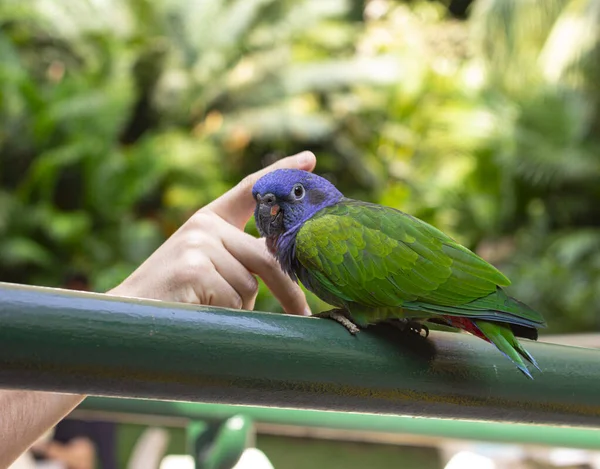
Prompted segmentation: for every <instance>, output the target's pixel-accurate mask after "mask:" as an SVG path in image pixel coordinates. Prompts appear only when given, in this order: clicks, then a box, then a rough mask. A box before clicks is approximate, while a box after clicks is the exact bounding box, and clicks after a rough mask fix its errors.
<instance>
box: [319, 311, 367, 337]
mask: <svg viewBox="0 0 600 469" xmlns="http://www.w3.org/2000/svg"><path fill="white" fill-rule="evenodd" d="M347 314H348V313H346V311H344V310H343V309H332V310H329V311H323V312H322V313H318V314H313V316H314V317H317V318H327V319H333V320H334V321H337V322H339V323H340V324H341V325H342V326H344V327H345V328H346V329H347V330H348V332H350V334H352V335H356V334H357V333H359V332H360V329H359V328H358V326H357V325H356V324H354V323H353V322H352V321H351V320H350V319H348V316H347Z"/></svg>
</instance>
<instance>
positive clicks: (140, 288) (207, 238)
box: [108, 152, 316, 315]
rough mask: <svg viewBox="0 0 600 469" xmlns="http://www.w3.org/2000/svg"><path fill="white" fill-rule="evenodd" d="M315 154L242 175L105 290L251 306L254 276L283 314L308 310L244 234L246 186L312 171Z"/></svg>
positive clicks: (248, 205)
mask: <svg viewBox="0 0 600 469" xmlns="http://www.w3.org/2000/svg"><path fill="white" fill-rule="evenodd" d="M315 164H316V158H315V155H313V154H312V153H311V152H302V153H299V154H297V155H294V156H289V157H287V158H283V159H281V160H279V161H277V162H275V163H273V164H272V165H270V166H268V167H266V168H264V169H262V170H261V171H258V172H256V173H254V174H251V175H249V176H247V177H246V178H244V179H243V180H242V181H241V182H240V183H239V184H238V185H237V186H235V187H234V188H233V189H231V190H230V191H228V192H226V193H225V194H223V195H222V196H221V197H219V198H218V199H216V200H214V201H213V202H211V203H210V204H208V205H206V206H205V207H203V208H201V209H200V210H198V211H197V212H196V213H195V214H194V215H192V217H191V218H190V219H189V220H187V221H186V222H185V223H184V224H183V225H182V226H181V227H180V228H179V229H178V230H177V231H176V232H175V233H174V234H173V235H172V236H171V237H170V238H169V239H168V240H167V241H165V243H164V244H163V245H162V246H160V247H159V248H158V249H157V250H156V251H155V252H154V253H153V254H152V255H151V256H150V257H149V258H148V259H147V260H146V261H145V262H144V263H143V264H142V265H141V266H140V267H138V269H137V270H136V271H135V272H133V273H132V274H131V275H130V276H129V277H128V278H127V279H125V280H124V281H123V283H121V284H120V285H119V286H117V287H116V288H114V289H113V290H111V291H109V292H108V293H109V294H112V295H119V296H129V297H137V298H151V299H158V300H162V301H177V302H182V303H195V304H203V305H213V306H223V307H228V308H235V309H249V310H251V309H253V308H254V302H255V300H256V295H257V293H258V282H257V280H256V278H255V276H254V275H258V276H259V277H260V278H262V279H263V281H264V282H265V284H266V285H267V287H268V288H269V289H270V290H271V292H272V293H273V294H274V295H275V297H276V298H277V299H278V300H279V302H280V303H281V305H282V306H283V309H284V310H285V311H286V312H287V313H289V314H304V315H309V314H310V309H309V307H308V304H307V302H306V298H305V297H304V293H303V292H302V290H301V289H300V287H299V286H298V285H297V284H296V283H294V282H292V280H291V279H290V278H289V277H288V276H287V275H286V274H285V273H284V272H283V271H282V270H281V268H280V267H279V264H278V263H277V262H276V261H275V259H274V258H273V256H272V255H271V254H270V253H269V252H268V251H267V248H266V246H265V242H264V239H257V238H254V237H253V236H251V235H249V234H247V233H244V231H243V230H244V227H245V225H246V223H247V222H248V220H249V219H250V217H251V216H252V213H253V212H254V206H255V203H256V202H255V200H254V199H253V198H252V186H253V185H254V183H255V182H256V181H257V180H258V179H259V178H260V177H261V176H263V175H264V174H266V173H268V172H271V171H274V170H276V169H280V168H293V169H303V170H306V171H312V170H313V169H314V167H315Z"/></svg>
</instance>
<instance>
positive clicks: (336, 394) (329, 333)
mask: <svg viewBox="0 0 600 469" xmlns="http://www.w3.org/2000/svg"><path fill="white" fill-rule="evenodd" d="M527 347H528V349H529V350H530V352H531V353H532V354H533V355H534V356H535V357H536V359H537V360H538V362H539V364H540V366H541V367H542V369H543V372H542V373H535V374H534V376H535V380H534V381H530V380H527V379H526V378H524V377H523V376H522V375H521V374H520V373H519V371H517V370H516V369H515V368H514V367H513V366H512V365H511V363H510V362H509V361H508V360H506V359H505V358H504V357H503V356H502V355H501V354H500V353H499V352H497V351H496V350H495V349H494V348H493V347H492V346H490V345H489V344H487V343H485V342H483V341H481V340H479V339H476V338H474V337H470V336H467V335H464V334H451V333H443V332H432V334H431V335H430V337H429V338H428V339H424V338H421V337H417V336H415V335H410V334H405V333H401V332H400V331H397V330H395V329H391V328H379V327H376V328H371V329H369V330H367V331H363V332H361V333H360V334H358V335H357V336H356V337H354V336H351V335H350V334H348V333H347V332H346V331H345V329H343V328H342V327H340V326H339V325H338V324H336V323H334V322H333V321H328V320H325V319H317V318H305V317H292V316H286V315H279V314H269V313H257V312H245V311H230V310H224V309H219V308H207V307H198V306H189V305H180V304H168V303H161V302H157V301H147V300H125V299H122V298H111V297H108V296H105V295H96V294H85V293H74V292H66V291H59V290H52V289H41V288H36V287H24V286H15V285H8V284H3V285H0V387H12V388H22V389H38V390H53V391H63V392H81V393H86V394H92V395H105V396H120V397H144V398H157V399H168V400H185V401H194V402H213V403H229V404H244V405H262V406H280V407H291V408H298V409H321V410H340V411H354V412H370V413H388V414H406V415H416V416H428V417H451V418H463V419H483V420H497V421H511V422H524V423H527V422H534V423H568V424H574V425H586V426H594V427H600V351H598V350H588V349H583V348H575V347H563V346H557V345H548V344H541V343H540V344H536V343H531V344H530V343H528V344H527Z"/></svg>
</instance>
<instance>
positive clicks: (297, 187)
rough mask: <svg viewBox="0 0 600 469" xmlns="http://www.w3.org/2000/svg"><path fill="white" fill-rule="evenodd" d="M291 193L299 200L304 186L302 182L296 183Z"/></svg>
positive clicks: (302, 194) (302, 195)
mask: <svg viewBox="0 0 600 469" xmlns="http://www.w3.org/2000/svg"><path fill="white" fill-rule="evenodd" d="M292 194H293V195H294V198H295V199H296V200H300V199H302V198H303V197H304V186H302V184H296V185H295V186H294V188H293V189H292Z"/></svg>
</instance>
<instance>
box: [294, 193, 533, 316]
mask: <svg viewBox="0 0 600 469" xmlns="http://www.w3.org/2000/svg"><path fill="white" fill-rule="evenodd" d="M296 256H297V258H298V260H299V262H300V263H301V264H302V266H304V268H306V269H307V270H308V272H309V273H310V274H311V275H312V276H313V277H315V278H316V279H317V280H318V281H319V283H320V284H321V286H322V287H323V288H325V289H326V290H327V291H328V293H330V294H333V295H335V296H336V297H339V298H342V299H343V300H345V301H347V302H354V303H358V304H361V305H364V306H369V307H394V306H398V307H400V306H401V307H404V308H406V309H422V310H427V311H429V312H432V313H438V314H453V315H467V316H477V317H485V315H482V314H480V313H481V311H482V310H488V311H492V310H493V311H494V312H496V313H497V311H496V310H498V309H500V310H501V311H504V310H506V308H508V311H506V312H507V313H508V314H509V315H515V316H517V317H519V316H521V317H525V318H526V319H528V321H526V322H529V321H532V322H535V323H539V322H540V320H541V321H543V319H541V317H540V316H539V314H537V313H536V312H535V311H533V310H530V309H529V308H527V309H522V308H520V305H521V304H520V303H516V302H515V304H509V303H508V302H507V304H506V305H505V306H506V308H504V309H503V308H497V307H495V306H497V305H496V304H495V303H496V302H497V300H496V299H495V297H496V296H497V294H496V292H501V290H499V289H498V286H505V285H510V281H509V280H508V279H507V278H506V277H505V276H504V275H502V273H500V272H499V271H498V270H497V269H496V268H495V267H493V266H492V265H490V264H488V263H487V262H485V261H484V260H483V259H481V258H480V257H479V256H477V255H475V254H474V253H472V252H471V251H469V250H468V249H466V248H465V247H463V246H461V245H460V244H458V243H456V242H455V241H453V240H452V239H451V238H450V237H448V236H446V235H445V234H444V233H442V232H441V231H439V230H438V229H436V228H434V227H433V226H431V225H429V224H427V223H425V222H423V221H421V220H419V219H417V218H414V217H412V216H410V215H407V214H405V213H403V212H400V211H398V210H395V209H392V208H389V207H384V206H381V205H375V204H370V203H366V202H360V201H355V200H351V199H345V200H344V201H342V202H340V203H339V204H337V205H334V206H331V207H328V208H325V209H323V210H321V211H319V212H318V213H317V214H316V215H315V216H313V217H312V218H311V219H310V220H308V221H307V222H306V223H305V224H304V226H303V227H302V228H301V229H300V230H299V232H298V235H297V237H296ZM505 298H508V297H507V296H506V295H504V296H503V297H502V300H503V301H504V299H505ZM478 300H479V301H483V304H482V305H481V306H479V305H478V304H477V301H478ZM490 305H491V306H490ZM513 306H514V308H513ZM512 309H514V311H513V310H512ZM492 316H494V315H493V314H492ZM492 319H493V318H492ZM517 322H518V321H517Z"/></svg>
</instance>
